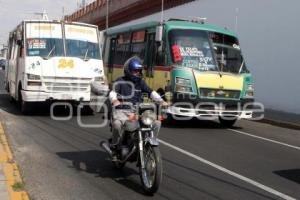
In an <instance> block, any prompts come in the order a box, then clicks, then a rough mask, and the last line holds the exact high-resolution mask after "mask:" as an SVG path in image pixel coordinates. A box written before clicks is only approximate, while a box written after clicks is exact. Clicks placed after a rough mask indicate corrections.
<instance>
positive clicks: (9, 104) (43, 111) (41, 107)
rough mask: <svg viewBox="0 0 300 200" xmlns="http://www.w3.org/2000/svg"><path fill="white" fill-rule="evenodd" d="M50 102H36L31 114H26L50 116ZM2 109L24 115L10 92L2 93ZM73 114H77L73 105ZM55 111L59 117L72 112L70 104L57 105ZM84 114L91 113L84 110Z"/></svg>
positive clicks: (0, 106) (0, 101)
mask: <svg viewBox="0 0 300 200" xmlns="http://www.w3.org/2000/svg"><path fill="white" fill-rule="evenodd" d="M50 105H51V104H50V103H39V102H36V103H35V104H34V106H33V107H32V110H31V112H30V115H29V114H28V115H26V116H50ZM0 109H2V110H4V111H6V112H8V113H10V114H13V115H23V114H22V113H21V111H20V105H19V104H18V102H15V101H12V100H10V97H9V95H8V94H0ZM72 111H73V116H76V115H77V107H76V106H73V109H72ZM53 113H54V115H55V116H57V117H67V116H69V114H70V109H69V107H68V106H55V108H54V110H53ZM82 115H89V113H88V112H82Z"/></svg>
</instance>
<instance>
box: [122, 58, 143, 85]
mask: <svg viewBox="0 0 300 200" xmlns="http://www.w3.org/2000/svg"><path fill="white" fill-rule="evenodd" d="M142 70H143V64H142V60H141V59H140V58H139V57H137V56H134V57H132V58H129V59H128V60H127V61H126V62H125V64H124V74H125V76H126V77H128V78H129V79H130V80H132V81H134V82H136V81H140V80H141V79H142ZM136 71H139V73H138V74H135V73H134V72H136Z"/></svg>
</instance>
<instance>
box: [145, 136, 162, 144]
mask: <svg viewBox="0 0 300 200" xmlns="http://www.w3.org/2000/svg"><path fill="white" fill-rule="evenodd" d="M145 144H150V145H151V146H158V145H159V141H158V139H157V138H155V137H152V138H150V137H148V138H146V139H145Z"/></svg>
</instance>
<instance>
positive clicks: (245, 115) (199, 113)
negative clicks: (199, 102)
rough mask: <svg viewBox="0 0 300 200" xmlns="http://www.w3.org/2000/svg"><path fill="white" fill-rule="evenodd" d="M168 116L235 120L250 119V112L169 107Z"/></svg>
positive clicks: (251, 112)
mask: <svg viewBox="0 0 300 200" xmlns="http://www.w3.org/2000/svg"><path fill="white" fill-rule="evenodd" d="M167 112H168V114H171V115H175V116H179V117H180V116H182V117H197V118H201V117H203V118H211V117H219V116H229V117H236V118H237V119H250V118H252V114H253V111H252V110H222V109H214V110H209V109H194V108H182V107H175V106H170V107H169V109H168V111H167Z"/></svg>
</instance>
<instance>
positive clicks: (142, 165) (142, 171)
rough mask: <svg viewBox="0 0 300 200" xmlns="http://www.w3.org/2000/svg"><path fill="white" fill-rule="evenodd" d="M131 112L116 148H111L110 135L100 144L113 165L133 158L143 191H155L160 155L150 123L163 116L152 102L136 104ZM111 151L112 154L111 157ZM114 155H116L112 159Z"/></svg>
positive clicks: (122, 165) (160, 176) (159, 177)
mask: <svg viewBox="0 0 300 200" xmlns="http://www.w3.org/2000/svg"><path fill="white" fill-rule="evenodd" d="M134 110H135V112H134V114H132V115H129V116H128V120H127V121H126V122H125V124H124V134H123V136H122V138H121V139H120V142H119V144H121V145H119V146H121V147H120V148H117V149H114V150H112V149H113V148H115V147H114V146H113V144H112V141H111V139H109V140H108V142H107V141H102V142H101V143H100V145H101V146H102V148H103V149H104V150H105V151H106V152H107V153H108V154H109V155H110V158H111V160H112V162H113V164H114V166H115V167H116V168H117V169H121V168H123V167H124V166H125V164H126V162H137V167H139V175H140V179H141V183H142V186H143V189H144V191H145V193H146V194H149V195H152V194H154V193H155V192H157V190H158V188H159V185H160V183H161V181H162V171H163V167H162V158H161V154H160V150H159V141H158V139H157V138H156V136H155V135H154V131H153V123H154V122H155V120H157V119H159V118H160V119H159V120H163V117H162V116H159V117H158V115H157V114H156V112H155V111H156V108H155V106H153V104H140V105H138V106H136V108H135V109H134ZM113 154H115V155H116V156H115V157H114V159H113ZM116 158H117V159H116Z"/></svg>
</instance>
